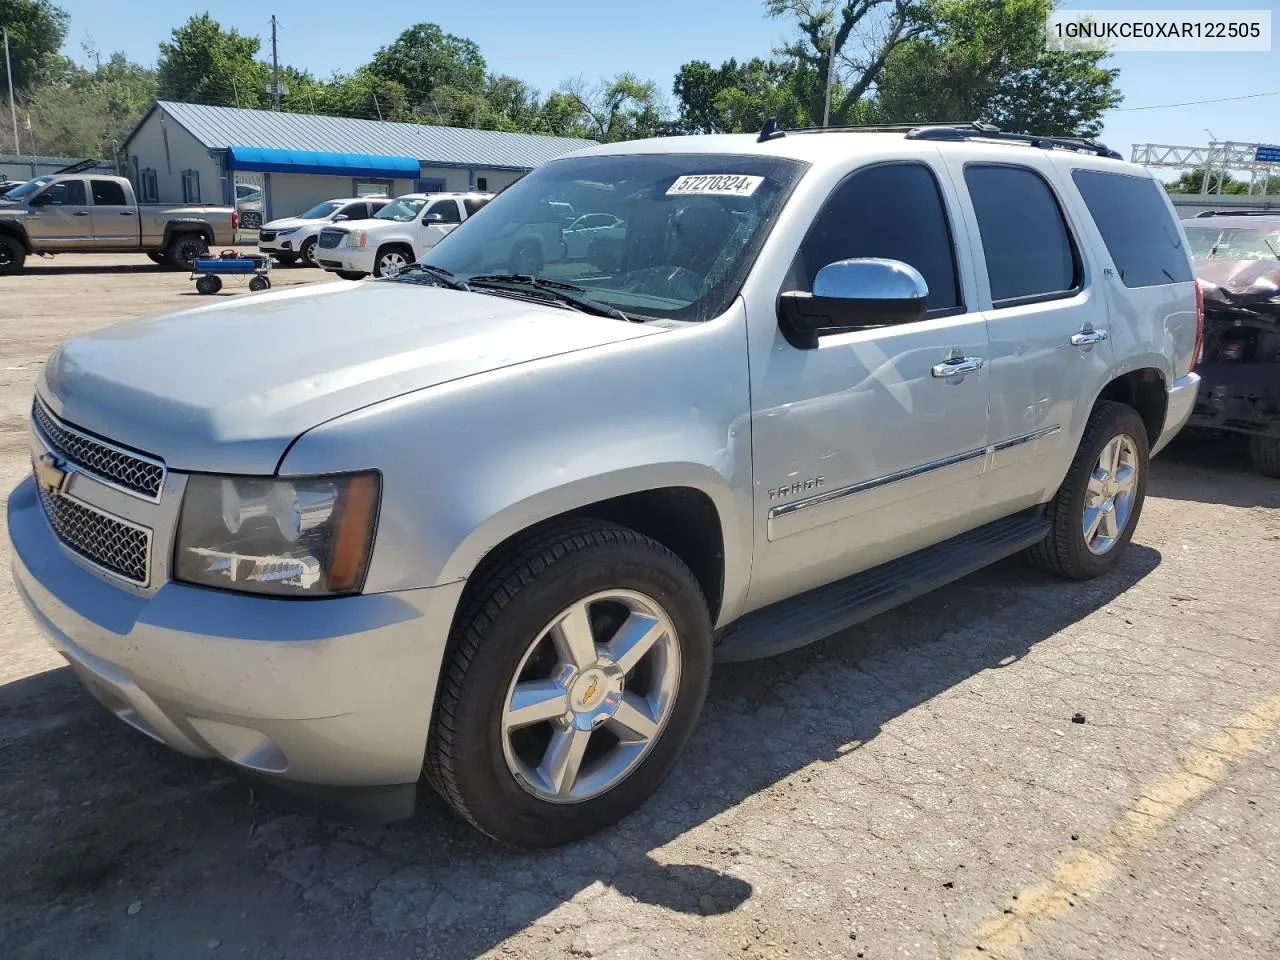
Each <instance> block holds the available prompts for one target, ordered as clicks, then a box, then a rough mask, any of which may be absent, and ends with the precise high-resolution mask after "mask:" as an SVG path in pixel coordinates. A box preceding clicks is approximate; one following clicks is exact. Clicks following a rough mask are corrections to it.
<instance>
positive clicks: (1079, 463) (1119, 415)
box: [1027, 400, 1151, 580]
mask: <svg viewBox="0 0 1280 960" xmlns="http://www.w3.org/2000/svg"><path fill="white" fill-rule="evenodd" d="M1121 434H1124V435H1126V436H1128V437H1129V438H1130V439H1131V440H1132V441H1133V443H1134V447H1135V449H1136V450H1137V454H1138V458H1137V459H1138V476H1137V480H1136V483H1135V485H1134V490H1133V494H1132V500H1131V506H1130V509H1129V519H1128V521H1127V523H1126V524H1125V528H1124V529H1123V530H1122V531H1121V532H1120V535H1119V536H1118V537H1117V538H1116V539H1115V542H1114V544H1113V545H1112V546H1111V547H1110V549H1108V550H1107V551H1106V552H1105V553H1102V554H1097V553H1094V552H1093V551H1091V550H1090V549H1089V547H1088V544H1087V543H1086V542H1085V536H1084V530H1083V529H1082V524H1083V518H1084V509H1085V498H1086V495H1087V492H1088V491H1087V487H1088V483H1089V478H1090V476H1091V475H1092V474H1093V470H1094V468H1095V466H1096V465H1097V463H1098V457H1099V456H1100V455H1101V454H1102V450H1103V448H1104V447H1105V446H1106V445H1107V444H1108V443H1110V442H1111V441H1112V440H1113V439H1114V438H1115V437H1117V436H1119V435H1121ZM1150 460H1151V454H1150V448H1149V445H1148V440H1147V430H1146V426H1145V425H1144V424H1143V422H1142V417H1141V416H1139V415H1138V411H1136V410H1134V409H1133V407H1130V406H1128V405H1127V404H1123V403H1115V402H1113V401H1110V400H1103V401H1100V402H1099V403H1098V404H1097V406H1095V407H1094V408H1093V413H1092V414H1090V416H1089V422H1088V424H1086V426H1085V429H1084V436H1083V437H1082V438H1081V440H1080V447H1079V449H1078V450H1076V455H1075V459H1073V460H1072V461H1071V468H1070V469H1069V470H1068V471H1067V477H1066V479H1065V480H1063V481H1062V486H1061V487H1059V488H1058V492H1057V494H1056V495H1055V496H1054V498H1053V499H1052V500H1050V501H1049V503H1048V506H1047V509H1046V517H1047V519H1048V521H1049V535H1048V536H1047V537H1045V538H1044V540H1042V541H1040V542H1039V543H1037V544H1036V545H1035V546H1034V547H1031V548H1030V549H1029V550H1028V551H1027V555H1028V557H1029V559H1030V560H1031V562H1032V563H1034V564H1035V565H1036V566H1038V567H1040V568H1041V569H1043V570H1047V571H1049V572H1050V573H1056V574H1057V575H1058V576H1060V577H1065V578H1067V579H1069V580H1090V579H1092V578H1093V577H1098V576H1101V575H1102V574H1104V573H1107V572H1109V571H1110V570H1111V569H1113V568H1114V567H1115V566H1116V565H1117V564H1118V563H1119V562H1120V560H1121V558H1122V557H1123V555H1124V551H1125V548H1126V547H1128V545H1129V541H1130V540H1131V539H1133V531H1134V530H1135V529H1136V528H1137V526H1138V521H1139V520H1140V519H1141V517H1142V504H1143V501H1144V500H1145V498H1146V492H1147V472H1148V468H1149V464H1150Z"/></svg>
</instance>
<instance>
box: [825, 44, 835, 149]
mask: <svg viewBox="0 0 1280 960" xmlns="http://www.w3.org/2000/svg"><path fill="white" fill-rule="evenodd" d="M835 66H836V34H835V31H834V30H833V31H831V39H830V40H828V41H827V84H826V86H827V89H826V93H825V94H824V95H823V98H822V125H823V126H824V127H825V126H827V125H828V124H829V123H830V122H831V75H832V74H833V73H834V72H835Z"/></svg>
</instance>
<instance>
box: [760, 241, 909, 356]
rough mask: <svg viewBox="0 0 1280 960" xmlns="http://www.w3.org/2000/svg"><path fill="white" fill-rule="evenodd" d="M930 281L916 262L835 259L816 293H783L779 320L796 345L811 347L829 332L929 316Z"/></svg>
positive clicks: (818, 280)
mask: <svg viewBox="0 0 1280 960" xmlns="http://www.w3.org/2000/svg"><path fill="white" fill-rule="evenodd" d="M928 299H929V285H928V284H927V283H925V280H924V277H922V276H921V275H920V271H918V270H917V269H916V268H915V267H913V266H911V265H910V264H906V263H903V262H902V261H901V260H881V259H878V258H874V257H867V258H859V259H856V260H841V261H839V262H837V263H829V264H827V265H826V266H825V267H823V268H822V269H821V270H819V271H818V275H817V276H816V277H814V280H813V293H806V292H805V291H802V290H788V291H785V292H783V293H781V294H779V296H778V321H779V325H780V326H781V328H782V333H783V336H785V337H786V338H787V340H788V341H790V342H791V343H792V345H794V346H797V347H801V348H805V349H811V348H813V347H816V346H817V345H818V337H819V336H820V335H821V333H822V332H823V331H826V332H829V333H835V332H839V331H842V330H861V329H866V328H868V327H885V326H891V325H893V324H899V323H914V322H915V321H917V320H923V319H924V314H925V306H926V304H927V302H928Z"/></svg>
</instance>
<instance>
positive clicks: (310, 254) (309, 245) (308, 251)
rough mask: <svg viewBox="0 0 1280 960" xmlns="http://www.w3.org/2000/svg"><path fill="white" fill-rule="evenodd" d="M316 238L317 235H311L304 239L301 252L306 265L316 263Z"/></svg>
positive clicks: (312, 265)
mask: <svg viewBox="0 0 1280 960" xmlns="http://www.w3.org/2000/svg"><path fill="white" fill-rule="evenodd" d="M316 240H317V238H316V237H311V238H310V239H308V240H305V241H303V244H302V251H301V253H302V265H303V266H304V267H314V266H315V265H316Z"/></svg>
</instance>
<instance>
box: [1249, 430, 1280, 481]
mask: <svg viewBox="0 0 1280 960" xmlns="http://www.w3.org/2000/svg"><path fill="white" fill-rule="evenodd" d="M1249 462H1250V463H1252V464H1253V469H1255V470H1257V471H1258V472H1259V473H1260V474H1262V475H1263V476H1264V477H1280V437H1250V438H1249Z"/></svg>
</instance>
